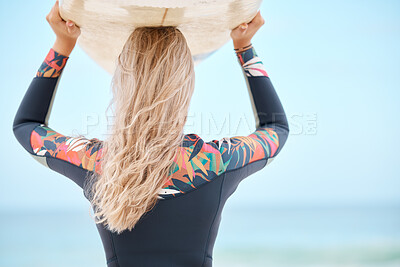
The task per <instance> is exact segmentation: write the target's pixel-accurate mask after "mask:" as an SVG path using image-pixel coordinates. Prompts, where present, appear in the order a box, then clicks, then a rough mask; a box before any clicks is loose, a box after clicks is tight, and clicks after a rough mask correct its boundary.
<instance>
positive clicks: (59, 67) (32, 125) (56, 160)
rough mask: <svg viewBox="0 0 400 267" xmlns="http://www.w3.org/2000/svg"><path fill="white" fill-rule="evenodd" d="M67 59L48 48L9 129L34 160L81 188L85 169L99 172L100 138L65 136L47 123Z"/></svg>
mask: <svg viewBox="0 0 400 267" xmlns="http://www.w3.org/2000/svg"><path fill="white" fill-rule="evenodd" d="M67 61H68V57H66V56H64V55H62V54H59V53H57V52H56V51H54V50H53V49H50V51H49V53H48V54H47V56H46V58H45V60H44V61H43V63H42V65H41V66H40V67H39V69H38V71H37V73H36V77H35V78H33V81H32V82H31V84H30V86H29V88H28V90H27V92H26V93H25V96H24V98H23V100H22V102H21V104H20V106H19V109H18V111H17V114H16V116H15V118H14V124H13V131H14V135H15V137H16V138H17V140H18V141H19V143H20V144H21V145H22V146H23V147H24V148H25V150H26V151H28V152H29V153H30V154H31V155H32V156H33V157H34V158H35V159H36V160H37V161H38V162H40V163H41V164H43V165H44V166H46V167H48V168H50V169H52V170H54V171H56V172H59V173H61V174H63V175H65V176H67V177H68V178H70V179H71V180H73V181H74V182H75V183H76V184H78V185H79V186H80V187H81V188H83V185H84V178H83V177H85V176H86V175H85V173H87V172H100V164H99V163H100V159H101V152H102V142H101V141H100V140H98V139H92V140H89V139H86V138H85V137H71V136H65V135H63V134H61V133H59V132H57V131H55V130H53V129H52V128H50V127H49V125H48V119H49V116H50V112H51V108H52V104H53V101H54V98H55V95H56V91H57V87H58V82H59V79H60V77H61V74H62V71H63V69H64V67H65V65H66V63H67Z"/></svg>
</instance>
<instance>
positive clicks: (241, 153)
mask: <svg viewBox="0 0 400 267" xmlns="http://www.w3.org/2000/svg"><path fill="white" fill-rule="evenodd" d="M236 55H237V59H238V62H239V64H240V65H241V67H242V72H243V75H244V77H245V81H246V85H247V89H248V92H249V96H250V101H251V105H252V110H253V115H254V118H255V121H256V125H255V128H256V129H255V131H254V132H252V133H251V134H249V135H247V136H234V137H230V138H223V139H222V140H221V141H217V140H213V141H211V142H212V143H214V144H215V145H217V146H218V149H219V151H220V152H221V154H222V158H223V159H224V162H229V164H228V166H227V170H231V169H237V168H240V167H243V166H245V165H247V164H249V163H252V162H255V161H257V160H262V159H266V160H267V162H266V164H268V163H269V162H271V161H272V160H273V159H274V158H275V157H276V156H277V155H278V154H279V152H280V150H281V149H282V147H283V146H284V144H285V143H286V140H287V137H288V135H289V125H288V121H287V118H286V114H285V111H284V109H283V106H282V104H281V101H280V99H279V97H278V94H277V93H276V91H275V89H274V86H273V85H272V82H271V79H270V77H269V75H268V74H267V71H266V69H265V67H264V64H263V62H262V60H261V58H260V57H259V56H258V55H257V53H256V50H255V48H254V47H251V48H250V49H248V50H245V51H243V52H241V53H237V54H236ZM211 142H209V143H211Z"/></svg>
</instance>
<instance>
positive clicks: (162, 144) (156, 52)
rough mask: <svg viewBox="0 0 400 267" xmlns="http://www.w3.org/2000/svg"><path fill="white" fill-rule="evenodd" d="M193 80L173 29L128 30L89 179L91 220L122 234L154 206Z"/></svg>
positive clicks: (183, 45)
mask: <svg viewBox="0 0 400 267" xmlns="http://www.w3.org/2000/svg"><path fill="white" fill-rule="evenodd" d="M194 82H195V74H194V63H193V58H192V54H191V52H190V49H189V47H188V44H187V42H186V39H185V37H184V35H183V34H182V33H181V32H180V31H179V30H178V29H177V28H176V27H174V26H168V27H140V28H136V29H135V30H134V31H133V32H132V34H131V35H130V36H129V38H128V40H127V41H126V43H125V45H124V47H123V50H122V52H121V54H120V55H119V57H118V62H117V66H116V70H115V73H114V76H113V80H112V92H113V99H112V102H111V103H112V105H113V107H114V109H115V110H114V113H115V114H114V116H115V117H114V124H113V128H112V132H111V135H110V136H109V137H108V138H107V140H105V141H104V142H103V157H102V161H101V171H100V172H99V173H97V174H95V175H92V176H90V177H89V178H88V179H91V182H89V183H87V184H88V185H90V186H91V189H90V190H92V192H91V194H90V203H91V204H92V207H93V208H94V216H95V219H96V223H103V224H104V225H106V226H107V228H108V229H109V230H110V231H112V232H117V233H118V234H119V233H121V232H122V231H124V230H126V229H128V230H132V229H133V227H134V226H135V224H136V223H137V222H138V221H139V219H140V218H141V217H142V215H143V214H145V213H146V212H148V211H149V210H150V209H152V208H153V207H154V206H155V204H156V203H157V201H158V192H159V190H160V189H161V188H162V186H163V185H164V183H165V182H166V180H167V179H168V178H169V177H170V175H169V169H170V167H171V165H172V163H173V159H174V157H175V154H176V152H177V148H178V146H179V145H180V144H181V143H182V141H183V138H184V134H183V127H184V125H185V123H186V117H187V113H188V109H189V104H190V99H191V97H192V94H193V90H194Z"/></svg>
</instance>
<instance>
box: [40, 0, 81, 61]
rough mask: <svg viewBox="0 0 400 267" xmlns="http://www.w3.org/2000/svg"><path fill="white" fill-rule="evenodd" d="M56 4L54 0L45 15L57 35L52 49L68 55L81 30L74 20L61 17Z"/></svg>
mask: <svg viewBox="0 0 400 267" xmlns="http://www.w3.org/2000/svg"><path fill="white" fill-rule="evenodd" d="M58 5H59V4H58V1H56V3H55V4H54V6H53V8H52V9H51V11H50V13H49V14H48V15H47V16H46V20H47V21H48V22H49V24H50V26H51V28H52V29H53V31H54V33H55V34H56V36H57V37H56V42H55V43H54V45H53V50H54V51H56V52H58V53H60V54H62V55H64V56H67V57H68V56H69V55H70V54H71V52H72V50H73V49H74V47H75V44H76V41H77V39H78V37H79V35H80V34H81V30H80V29H79V27H78V26H76V25H75V23H74V22H72V21H70V20H69V21H65V20H63V19H62V18H61V16H60V11H59V6H58Z"/></svg>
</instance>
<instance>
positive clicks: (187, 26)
mask: <svg viewBox="0 0 400 267" xmlns="http://www.w3.org/2000/svg"><path fill="white" fill-rule="evenodd" d="M261 2H262V0H61V2H60V14H61V17H62V18H63V19H64V20H72V21H74V22H75V23H76V24H77V25H78V26H79V27H81V36H80V37H79V39H78V44H79V45H80V47H81V48H82V49H83V50H84V51H85V52H86V53H87V54H88V55H89V56H90V57H91V58H92V59H93V60H94V61H95V62H97V64H99V65H100V66H101V67H103V68H104V69H105V70H106V71H108V72H109V73H110V74H112V73H113V71H114V67H115V60H116V59H117V57H118V55H119V54H120V52H121V50H122V47H123V46H124V44H125V41H126V40H127V38H128V37H129V35H130V34H131V32H132V31H133V30H134V29H135V27H143V26H150V27H154V26H177V28H178V29H179V30H180V31H181V32H182V33H183V34H184V36H185V38H186V40H187V42H188V45H189V47H190V50H191V52H192V55H193V59H194V63H195V65H197V64H198V63H199V62H201V61H202V60H204V59H205V58H207V57H208V56H210V55H211V54H212V53H213V52H215V51H216V50H218V49H219V48H220V47H222V46H223V45H224V44H225V43H227V42H228V41H229V40H230V39H231V38H230V32H231V30H232V29H233V28H235V27H237V26H238V25H239V24H241V23H243V22H250V21H251V20H252V19H253V18H254V16H255V15H256V14H257V11H258V9H259V8H260V5H261Z"/></svg>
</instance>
